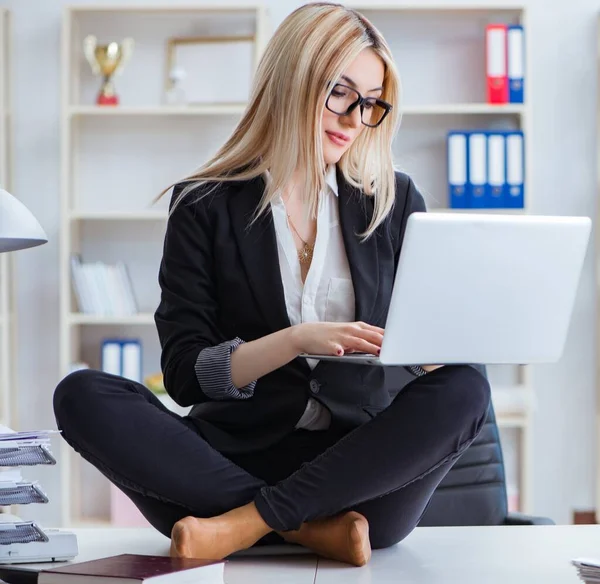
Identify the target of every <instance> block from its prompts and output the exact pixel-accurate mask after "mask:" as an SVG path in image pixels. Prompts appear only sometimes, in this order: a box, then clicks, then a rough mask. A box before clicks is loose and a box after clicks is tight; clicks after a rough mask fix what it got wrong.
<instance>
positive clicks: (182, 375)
mask: <svg viewBox="0 0 600 584" xmlns="http://www.w3.org/2000/svg"><path fill="white" fill-rule="evenodd" d="M182 189H183V185H176V186H175V188H174V190H173V195H172V197H171V204H170V210H172V209H173V203H174V202H175V200H176V199H177V197H178V196H179V193H180V192H181V190H182ZM196 195H197V193H190V194H189V195H187V196H186V198H185V199H184V200H183V201H181V202H180V203H179V204H178V205H177V207H176V208H175V210H173V211H172V213H171V214H170V216H169V219H168V221H167V229H166V233H165V239H164V245H163V255H162V259H161V262H160V268H159V273H158V282H159V285H160V289H161V298H160V303H159V306H158V308H157V309H156V312H155V315H154V320H155V323H156V328H157V331H158V337H159V340H160V344H161V350H162V352H161V368H162V371H163V376H164V385H165V389H166V390H167V393H168V394H169V395H170V396H171V397H172V398H173V399H174V400H175V402H176V403H178V404H179V405H181V406H190V405H194V404H197V403H202V402H206V401H212V400H223V399H232V398H233V399H244V398H247V397H251V396H252V394H253V390H254V384H255V382H252V383H251V384H249V385H248V386H246V387H245V388H241V389H237V388H235V387H234V386H233V385H232V383H231V353H232V351H234V350H235V349H236V348H237V347H238V346H239V345H240V344H241V343H242V342H243V341H242V340H241V339H239V338H236V339H232V340H228V339H225V338H223V335H222V333H221V332H220V330H219V326H218V322H219V303H218V300H217V295H216V286H215V266H214V258H213V255H212V240H213V233H212V227H211V223H210V221H209V219H208V216H207V212H206V206H205V204H204V203H203V202H202V201H197V200H196V201H194V199H197V196H196ZM190 201H191V202H190Z"/></svg>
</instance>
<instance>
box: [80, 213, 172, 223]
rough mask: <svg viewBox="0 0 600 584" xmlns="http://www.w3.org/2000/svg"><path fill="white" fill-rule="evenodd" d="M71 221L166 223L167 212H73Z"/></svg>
mask: <svg viewBox="0 0 600 584" xmlns="http://www.w3.org/2000/svg"><path fill="white" fill-rule="evenodd" d="M69 218H70V220H71V221H166V220H167V212H166V211H72V212H71V213H70V214H69Z"/></svg>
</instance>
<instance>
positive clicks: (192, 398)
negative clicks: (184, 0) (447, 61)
mask: <svg viewBox="0 0 600 584" xmlns="http://www.w3.org/2000/svg"><path fill="white" fill-rule="evenodd" d="M231 82H232V83H235V79H231ZM400 106H401V104H400V103H399V78H398V73H397V70H396V66H395V64H394V61H393V58H392V55H391V53H390V50H389V48H388V45H387V44H386V41H385V40H384V39H383V38H382V36H381V34H380V33H379V32H378V31H377V30H376V29H375V28H374V27H373V25H372V24H371V23H370V22H369V21H368V20H366V19H365V18H364V17H362V16H361V15H359V14H358V13H356V12H355V11H353V10H351V9H348V8H345V7H343V6H341V5H337V4H330V3H318V2H317V3H313V4H308V5H306V6H302V7H300V8H299V9H297V10H296V11H294V12H293V13H292V14H290V15H289V16H288V17H287V18H286V19H285V20H284V21H283V23H282V24H281V25H280V27H279V28H278V30H277V31H276V33H275V34H274V36H273V38H272V39H271V41H270V42H269V44H268V46H267V47H266V50H265V52H264V54H263V56H262V59H261V61H260V63H259V66H258V69H257V71H256V74H255V79H254V85H253V88H252V93H251V97H250V101H249V105H248V108H247V110H246V111H245V113H244V115H243V116H242V119H241V121H240V122H239V124H238V125H237V127H236V128H235V131H234V132H233V134H232V135H231V137H230V138H229V139H228V140H227V141H226V143H225V144H224V145H223V146H222V147H221V148H220V149H219V150H218V152H217V153H216V154H215V155H214V157H213V158H212V159H211V160H209V161H208V162H206V163H205V164H204V165H202V166H201V167H200V168H199V170H198V171H197V172H195V173H194V174H193V175H192V176H189V177H185V178H182V179H181V180H179V181H178V182H177V183H176V184H175V185H171V187H173V191H172V194H171V205H170V214H169V219H168V223H167V230H166V235H165V241H164V251H163V256H162V262H161V266H160V272H159V283H160V287H161V299H160V304H159V306H158V308H157V310H156V315H155V319H156V326H157V330H158V335H159V338H160V342H161V347H162V354H161V355H162V356H161V366H162V371H163V375H164V383H165V387H166V389H167V391H168V393H169V394H170V395H171V396H172V397H173V399H174V400H175V401H176V402H177V403H179V404H181V405H182V406H193V407H192V409H191V411H190V413H189V415H188V416H183V417H181V416H179V415H176V414H175V413H173V412H170V411H169V410H168V409H167V408H165V407H164V406H163V405H162V404H161V402H160V401H159V400H158V399H157V398H156V397H155V396H154V394H152V393H151V392H150V391H149V390H148V389H147V388H146V387H144V386H143V385H141V384H138V383H135V382H133V381H130V380H127V379H124V378H121V377H117V376H113V375H108V374H105V373H102V372H100V371H94V370H87V371H78V372H75V373H72V374H70V375H69V376H67V377H65V378H64V379H63V380H62V381H61V382H60V384H59V386H58V388H57V389H56V391H55V394H54V408H55V414H56V418H57V423H58V426H59V428H60V429H62V431H63V436H64V438H65V440H67V442H68V443H69V444H70V445H71V446H72V447H73V448H74V449H75V450H76V451H77V452H79V453H80V454H81V456H82V457H84V458H85V459H86V460H88V461H89V462H91V463H92V464H93V465H94V466H96V467H97V468H98V469H99V470H100V471H101V472H102V473H103V474H104V475H105V476H107V477H108V478H109V479H110V480H111V481H112V482H113V483H114V484H115V485H117V487H119V488H120V489H121V490H122V491H123V492H124V493H126V494H127V495H128V496H129V497H130V498H131V500H132V501H133V502H134V503H135V505H137V507H138V508H139V509H140V511H141V512H142V513H143V515H144V516H145V517H146V518H147V519H148V521H149V522H150V523H151V524H152V525H153V526H154V527H155V528H156V529H157V530H159V531H160V532H162V533H163V534H165V535H167V536H170V537H171V553H172V554H173V555H177V556H190V557H193V556H196V557H201V558H215V559H220V558H225V557H227V556H229V555H231V554H233V553H235V552H236V551H239V550H242V549H245V548H249V547H251V546H253V545H261V544H264V543H272V542H281V543H283V542H284V540H285V541H287V542H294V543H299V544H302V545H304V546H306V547H308V548H310V549H311V550H313V551H314V552H316V553H318V554H320V555H322V556H325V557H329V558H333V559H337V560H340V561H343V562H347V563H350V564H354V565H359V566H360V565H364V564H365V563H366V562H367V561H368V560H369V558H370V555H371V550H372V549H373V548H382V547H386V546H390V545H393V544H395V543H397V542H399V541H400V540H402V539H403V538H404V537H406V536H407V535H408V534H409V533H410V532H411V530H413V529H414V527H415V526H416V525H417V524H418V522H419V519H420V517H421V515H422V514H423V512H424V510H425V508H426V506H427V504H428V502H429V500H430V498H431V496H432V494H433V492H434V490H435V489H436V487H437V485H438V484H439V483H440V481H441V480H442V479H443V478H444V476H445V475H446V474H447V472H448V471H449V469H450V468H451V466H452V465H453V463H454V462H455V461H456V460H457V458H458V457H459V456H460V455H461V453H462V452H463V451H464V450H465V449H466V448H467V447H468V446H469V445H470V444H471V443H472V441H473V440H474V439H475V438H476V436H477V435H478V433H479V431H480V430H481V427H482V425H483V423H484V421H485V417H486V412H487V409H488V404H489V399H490V388H489V384H488V382H487V380H486V379H485V377H484V376H483V375H482V374H481V373H480V372H479V371H477V370H476V369H475V368H474V367H471V366H469V365H443V364H421V365H415V366H411V367H407V369H409V370H410V372H411V373H412V377H411V380H410V382H409V383H408V384H407V385H405V386H404V387H403V389H402V390H401V391H400V392H397V391H396V392H395V391H394V389H398V388H397V387H396V388H394V387H393V382H394V375H393V373H394V368H391V367H375V366H369V365H356V364H347V363H342V362H329V361H323V360H321V361H318V360H314V359H306V358H303V357H301V356H300V354H301V353H303V352H307V353H311V354H324V353H327V354H332V355H334V354H337V355H342V354H344V353H345V352H353V351H354V352H367V353H373V354H377V353H378V352H379V350H380V346H381V342H382V334H383V332H384V331H383V328H382V327H383V326H384V325H385V320H386V315H387V310H388V305H389V301H390V296H391V290H392V283H393V280H394V275H395V272H396V266H397V264H398V258H399V254H400V251H401V247H402V240H403V235H404V230H405V226H406V222H407V219H408V217H409V215H410V214H411V213H412V212H414V211H425V204H424V200H423V198H422V196H421V195H420V194H419V192H418V190H417V188H416V187H415V184H414V183H413V181H412V180H411V179H410V178H409V177H408V176H407V175H406V174H403V173H401V172H398V171H395V170H394V167H393V163H392V152H391V145H392V140H393V137H394V134H395V131H396V129H397V124H398V120H399V112H400V109H401V107H400ZM171 187H168V188H167V189H166V190H165V191H164V192H163V193H162V194H165V193H167V192H168V191H169V189H170V188H171ZM443 286H444V282H443V281H442V280H440V288H441V289H443ZM422 317H423V319H424V320H425V319H427V317H428V315H427V314H423V315H422ZM392 396H394V397H392Z"/></svg>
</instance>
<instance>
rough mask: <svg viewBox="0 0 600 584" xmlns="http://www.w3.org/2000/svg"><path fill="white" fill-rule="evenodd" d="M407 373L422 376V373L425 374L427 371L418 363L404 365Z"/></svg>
mask: <svg viewBox="0 0 600 584" xmlns="http://www.w3.org/2000/svg"><path fill="white" fill-rule="evenodd" d="M404 368H405V369H406V370H407V371H408V372H409V373H412V374H413V375H416V376H417V377H422V376H423V375H427V371H425V369H423V367H421V366H420V365H406V366H405V367H404Z"/></svg>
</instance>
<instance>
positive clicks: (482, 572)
mask: <svg viewBox="0 0 600 584" xmlns="http://www.w3.org/2000/svg"><path fill="white" fill-rule="evenodd" d="M75 533H77V536H78V540H79V547H80V554H79V556H78V557H77V560H76V561H85V560H89V559H93V558H100V557H105V556H109V555H116V554H120V553H127V552H128V553H144V554H164V555H166V554H168V552H169V540H168V539H167V538H165V537H163V536H162V535H160V534H159V533H157V532H155V531H154V530H151V529H78V530H75ZM579 556H588V557H597V558H600V526H599V525H581V526H572V525H564V526H536V527H521V526H506V527H422V528H417V529H415V530H414V531H413V532H412V533H411V534H410V535H409V536H408V537H407V538H406V539H405V540H404V541H403V542H402V543H400V544H399V545H396V546H394V547H392V548H389V549H386V550H376V551H374V552H373V557H372V559H371V561H370V562H369V564H367V566H365V567H363V568H354V567H352V566H346V565H344V564H340V563H336V562H331V561H327V560H322V559H317V558H316V556H313V555H300V556H299V555H296V556H279V557H248V558H236V559H232V560H230V561H229V562H228V563H227V565H226V567H225V581H226V584H259V583H260V584H371V583H373V584H375V583H376V584H387V583H389V584H392V583H393V584H398V583H404V582H406V583H409V582H410V583H411V584H421V583H422V584H450V583H451V584H471V583H472V584H538V583H539V584H559V583H560V584H569V583H571V584H576V583H577V582H580V580H579V578H578V577H577V572H576V571H575V568H574V567H573V566H571V564H570V561H571V559H572V558H575V557H579ZM49 565H50V564H46V566H49ZM54 565H56V564H54ZM31 568H32V569H35V567H33V566H32V567H31Z"/></svg>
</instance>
